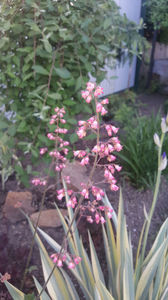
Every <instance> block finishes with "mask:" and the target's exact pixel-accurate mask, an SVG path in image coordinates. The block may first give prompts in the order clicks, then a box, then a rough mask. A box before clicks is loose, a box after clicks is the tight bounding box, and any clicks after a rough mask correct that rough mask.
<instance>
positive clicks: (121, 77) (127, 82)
mask: <svg viewBox="0 0 168 300" xmlns="http://www.w3.org/2000/svg"><path fill="white" fill-rule="evenodd" d="M115 2H116V4H117V5H118V6H119V7H120V8H121V10H120V11H121V13H122V14H124V13H125V14H126V15H127V17H128V18H129V19H130V20H132V21H134V22H136V23H137V24H138V23H139V21H140V14H141V0H115ZM136 61H137V59H136V57H134V59H133V62H132V65H131V67H130V65H129V62H128V61H126V63H125V64H124V65H123V64H122V63H121V64H119V63H118V65H117V67H116V69H115V70H111V69H110V68H108V65H107V66H106V67H105V69H106V70H107V76H106V79H105V80H103V82H102V83H101V86H102V87H103V89H104V94H105V95H108V94H112V93H115V92H119V91H121V90H124V89H126V88H128V87H132V86H134V82H135V72H136ZM111 77H116V78H115V79H112V78H111Z"/></svg>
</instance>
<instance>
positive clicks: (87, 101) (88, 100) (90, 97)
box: [85, 95, 92, 103]
mask: <svg viewBox="0 0 168 300" xmlns="http://www.w3.org/2000/svg"><path fill="white" fill-rule="evenodd" d="M85 100H86V103H90V102H91V101H92V96H91V95H89V96H88V97H87V98H86V99H85Z"/></svg>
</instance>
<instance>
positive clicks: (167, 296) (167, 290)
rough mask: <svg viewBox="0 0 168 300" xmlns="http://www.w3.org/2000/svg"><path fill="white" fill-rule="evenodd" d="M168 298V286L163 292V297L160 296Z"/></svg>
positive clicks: (163, 298) (164, 299)
mask: <svg viewBox="0 0 168 300" xmlns="http://www.w3.org/2000/svg"><path fill="white" fill-rule="evenodd" d="M167 299H168V286H167V287H166V289H165V290H164V292H163V295H162V297H161V298H160V300H167Z"/></svg>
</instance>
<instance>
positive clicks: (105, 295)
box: [95, 280, 115, 300]
mask: <svg viewBox="0 0 168 300" xmlns="http://www.w3.org/2000/svg"><path fill="white" fill-rule="evenodd" d="M96 287H97V290H98V291H99V294H100V295H101V300H115V299H114V298H113V296H112V295H111V294H110V293H109V291H108V289H107V288H106V286H105V285H104V284H103V282H102V281H101V280H98V281H97V282H96ZM95 300H96V299H95Z"/></svg>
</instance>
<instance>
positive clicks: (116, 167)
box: [114, 164, 122, 172]
mask: <svg viewBox="0 0 168 300" xmlns="http://www.w3.org/2000/svg"><path fill="white" fill-rule="evenodd" d="M114 167H115V169H116V170H117V171H118V172H120V171H121V170H122V167H121V166H119V165H116V164H114Z"/></svg>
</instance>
